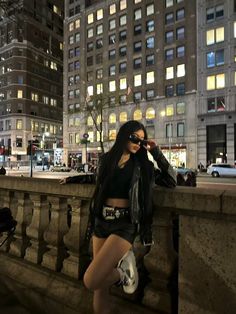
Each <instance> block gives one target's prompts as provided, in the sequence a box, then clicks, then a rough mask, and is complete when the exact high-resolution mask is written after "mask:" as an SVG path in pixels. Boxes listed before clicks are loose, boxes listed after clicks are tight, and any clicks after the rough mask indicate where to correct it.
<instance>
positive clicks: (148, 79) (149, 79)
mask: <svg viewBox="0 0 236 314" xmlns="http://www.w3.org/2000/svg"><path fill="white" fill-rule="evenodd" d="M154 81H155V74H154V71H150V72H147V73H146V84H152V83H154Z"/></svg>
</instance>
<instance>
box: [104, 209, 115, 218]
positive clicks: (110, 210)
mask: <svg viewBox="0 0 236 314" xmlns="http://www.w3.org/2000/svg"><path fill="white" fill-rule="evenodd" d="M109 212H112V213H114V207H109V206H103V209H102V215H103V217H104V218H105V220H114V219H115V218H116V217H115V216H112V215H109ZM107 213H108V214H107Z"/></svg>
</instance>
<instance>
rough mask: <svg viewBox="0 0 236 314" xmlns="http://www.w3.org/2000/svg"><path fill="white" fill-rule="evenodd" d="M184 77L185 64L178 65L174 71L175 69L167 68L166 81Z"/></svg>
mask: <svg viewBox="0 0 236 314" xmlns="http://www.w3.org/2000/svg"><path fill="white" fill-rule="evenodd" d="M175 76H176V77H183V76H185V64H184V63H183V64H178V65H177V66H176V70H174V67H173V66H171V67H167V68H166V80H171V79H173V78H174V77H175Z"/></svg>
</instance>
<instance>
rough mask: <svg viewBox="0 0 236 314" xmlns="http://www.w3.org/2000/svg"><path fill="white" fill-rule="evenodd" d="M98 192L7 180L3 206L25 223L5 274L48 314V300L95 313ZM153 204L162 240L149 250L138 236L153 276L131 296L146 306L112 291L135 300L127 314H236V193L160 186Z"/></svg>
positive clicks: (6, 258) (0, 266)
mask: <svg viewBox="0 0 236 314" xmlns="http://www.w3.org/2000/svg"><path fill="white" fill-rule="evenodd" d="M93 191H94V186H93V185H77V184H67V185H59V183H58V181H57V180H42V179H30V178H13V177H7V176H6V177H2V178H1V181H0V200H1V204H2V206H8V207H10V208H11V209H12V213H13V216H14V217H15V219H16V220H17V222H18V224H17V228H16V231H15V233H14V235H13V236H12V237H11V238H10V239H9V240H8V241H7V242H6V243H5V245H4V246H3V247H2V248H1V253H0V274H1V276H0V277H1V278H4V281H5V284H6V283H7V284H8V286H9V288H10V289H11V290H12V291H14V293H15V294H16V295H18V296H19V298H20V299H21V300H23V299H24V300H26V301H25V303H27V304H28V305H29V304H30V303H32V304H33V303H34V304H36V303H37V302H38V303H37V306H38V308H40V307H41V308H42V313H43V307H42V298H44V299H43V300H44V302H43V306H44V307H45V306H46V307H47V308H48V312H49V311H51V310H52V309H53V310H54V311H55V312H57V313H65V314H67V313H81V314H82V313H83V314H85V313H92V312H91V293H89V292H88V291H86V289H84V287H83V284H82V280H81V279H82V274H83V272H84V270H85V268H86V267H87V265H88V262H89V255H86V254H84V251H83V253H82V252H81V248H82V246H83V243H84V237H85V231H86V226H87V220H88V211H89V202H90V199H91V196H92V194H93ZM153 204H154V222H153V235H154V241H155V244H154V245H153V246H152V248H151V250H150V251H149V250H148V248H145V247H143V246H142V245H141V244H140V242H139V240H138V238H137V239H136V241H135V243H134V250H135V254H136V257H137V260H138V261H140V263H141V264H142V265H144V269H146V270H147V271H148V280H146V283H145V284H144V285H143V291H142V292H141V294H140V291H139V292H138V293H136V294H134V295H133V296H131V297H129V298H128V299H131V301H135V303H137V301H138V303H139V304H140V305H139V306H137V305H135V304H133V303H132V304H133V305H132V306H133V308H132V306H131V305H130V304H131V303H129V305H127V304H126V303H124V302H126V301H125V298H127V296H125V295H124V294H122V293H120V290H118V288H112V291H111V292H112V294H113V295H116V296H117V295H119V298H118V299H116V301H114V304H116V302H117V300H120V301H119V302H118V303H119V304H123V306H124V304H126V305H127V308H128V310H127V312H126V311H125V310H124V308H123V311H122V313H123V314H125V313H127V314H128V313H129V314H131V313H144V312H145V313H152V311H155V312H157V311H160V312H162V313H183V314H188V313H197V314H201V313H209V314H210V313H212V314H213V313H220V314H223V313H234V312H236V267H235V265H236V192H234V191H220V190H218V191H213V190H210V189H209V190H204V189H198V188H197V189H196V188H188V187H177V188H175V189H166V188H162V187H155V188H154V190H153ZM4 237H6V235H5V234H3V235H2V237H1V238H0V241H2V240H3V239H4ZM22 287H24V289H22ZM26 287H27V289H30V292H29V291H28V290H27V289H26ZM25 290H26V292H27V293H26V292H25ZM22 291H23V292H22ZM36 295H37V297H36ZM38 295H40V297H38ZM42 296H43V297H42ZM120 297H121V298H120ZM37 300H38V301H37ZM85 300H90V301H87V302H86V301H85ZM129 301H130V300H129ZM129 301H127V302H129ZM122 302H123V303H122ZM58 304H59V306H58ZM65 308H66V311H65ZM79 308H80V309H81V310H80V311H79V310H78V309H79ZM132 309H133V310H132ZM132 311H133V312H132Z"/></svg>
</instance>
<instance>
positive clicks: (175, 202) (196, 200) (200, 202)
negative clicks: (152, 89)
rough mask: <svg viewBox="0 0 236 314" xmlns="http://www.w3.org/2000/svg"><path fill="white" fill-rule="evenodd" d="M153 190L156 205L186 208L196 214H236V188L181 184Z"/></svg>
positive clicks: (179, 208)
mask: <svg viewBox="0 0 236 314" xmlns="http://www.w3.org/2000/svg"><path fill="white" fill-rule="evenodd" d="M153 192H154V193H153V203H154V206H155V207H159V208H170V209H172V210H173V209H174V210H176V211H179V210H182V211H183V210H185V212H187V211H188V212H189V214H191V211H192V212H194V213H195V214H196V212H199V213H209V214H210V213H215V214H227V215H235V216H236V190H235V191H234V190H215V189H210V188H208V189H205V188H191V187H180V186H178V187H176V188H174V189H167V188H163V187H160V186H156V187H154V190H153ZM194 213H193V214H194ZM235 218H236V217H235Z"/></svg>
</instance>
